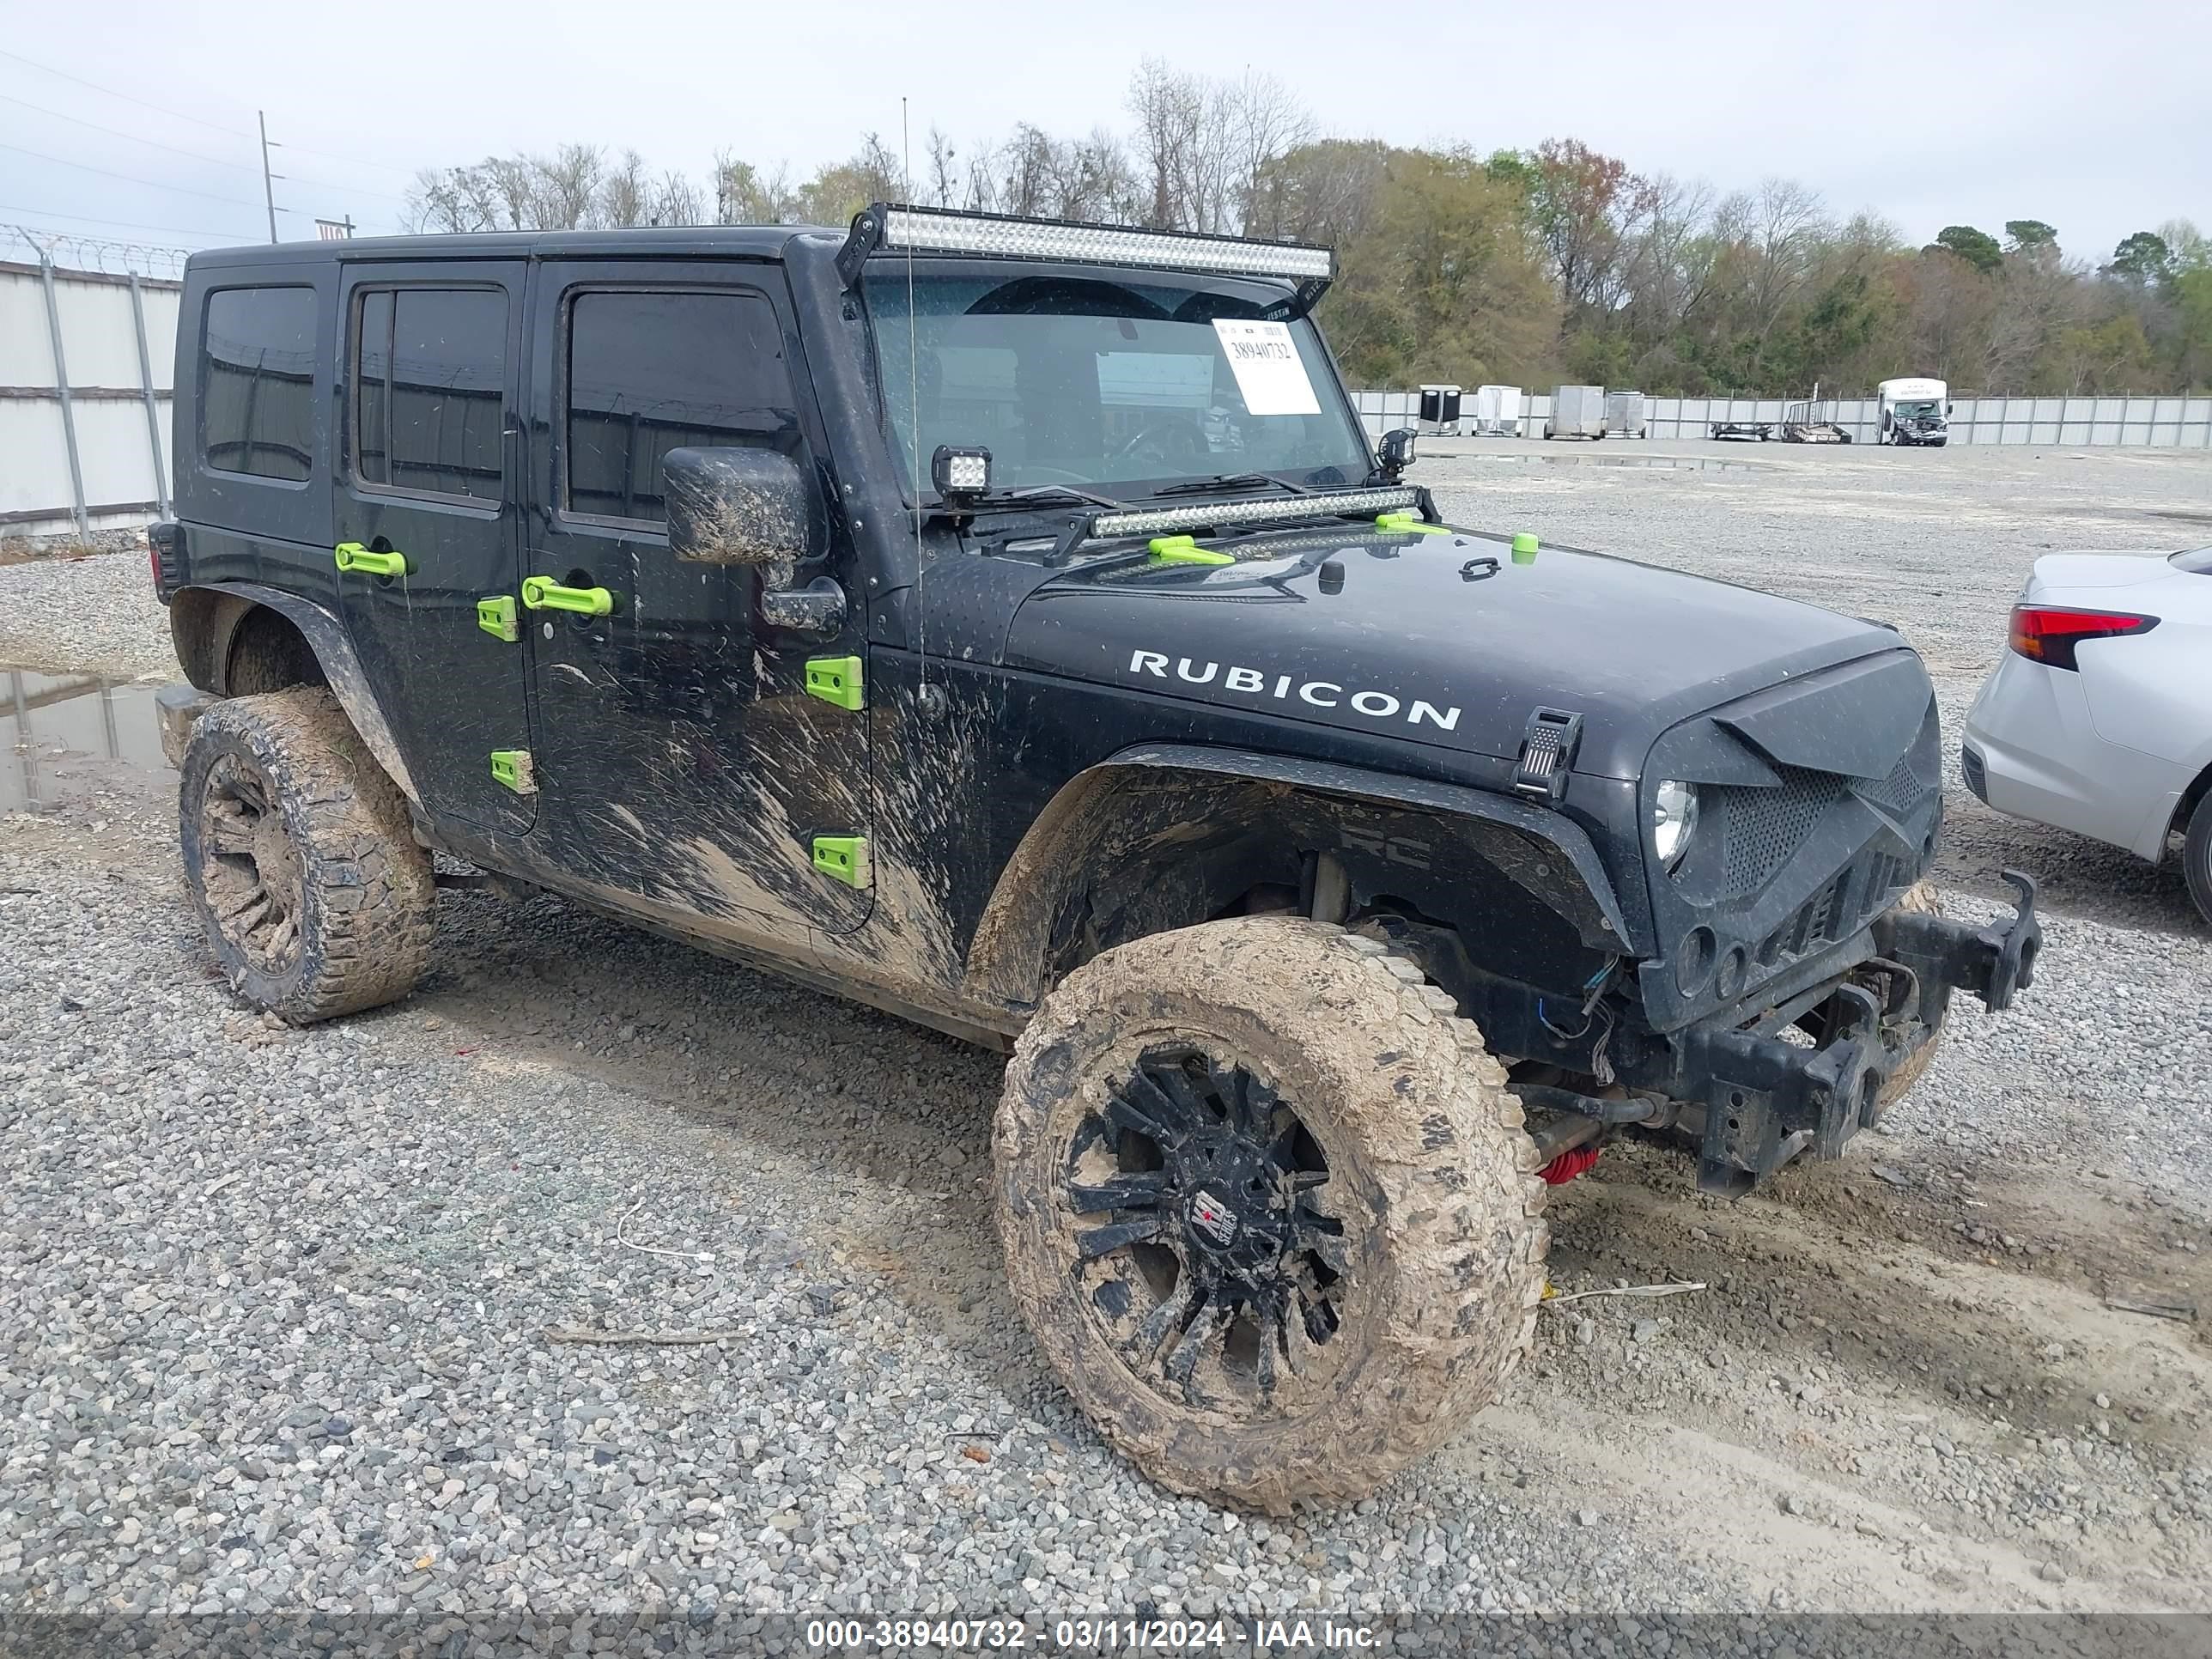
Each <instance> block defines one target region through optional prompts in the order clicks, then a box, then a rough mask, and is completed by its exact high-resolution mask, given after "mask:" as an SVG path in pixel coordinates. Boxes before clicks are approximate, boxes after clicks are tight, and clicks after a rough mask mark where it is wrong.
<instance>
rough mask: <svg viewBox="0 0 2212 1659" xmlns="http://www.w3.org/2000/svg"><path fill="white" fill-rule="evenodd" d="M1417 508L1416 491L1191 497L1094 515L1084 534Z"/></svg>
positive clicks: (1159, 532) (1161, 532) (1157, 532)
mask: <svg viewBox="0 0 2212 1659" xmlns="http://www.w3.org/2000/svg"><path fill="white" fill-rule="evenodd" d="M1409 507H1410V508H1412V509H1413V511H1414V512H1417V513H1418V512H1419V511H1420V510H1421V496H1420V492H1419V490H1416V489H1412V488H1411V487H1407V488H1401V489H1331V490H1328V491H1324V492H1316V494H1313V495H1275V496H1271V497H1269V498H1268V499H1267V500H1266V501H1194V502H1193V503H1191V504H1190V505H1189V506H1188V507H1136V508H1133V509H1132V510H1130V511H1129V512H1127V513H1095V514H1093V515H1092V517H1091V522H1090V524H1089V525H1088V526H1086V528H1085V539H1086V540H1092V539H1096V538H1099V537H1103V536H1175V535H1180V534H1182V533H1183V532H1186V531H1191V530H1228V529H1232V528H1241V527H1243V526H1247V525H1255V524H1290V523H1295V522H1296V521H1297V520H1301V519H1310V518H1314V517H1316V516H1317V515H1319V514H1322V513H1342V514H1344V515H1345V516H1346V517H1347V518H1349V517H1351V516H1352V515H1353V514H1355V513H1357V514H1358V515H1359V516H1361V517H1363V518H1364V517H1368V516H1370V515H1375V516H1379V515H1381V514H1383V513H1402V512H1404V511H1406V510H1407V508H1409Z"/></svg>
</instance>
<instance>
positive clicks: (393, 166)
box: [284, 138, 432, 199]
mask: <svg viewBox="0 0 2212 1659" xmlns="http://www.w3.org/2000/svg"><path fill="white" fill-rule="evenodd" d="M284 148H285V149H296V150H298V151H299V152H300V154H301V155H319V156H321V157H322V158H323V159H324V160H325V161H343V162H344V163H345V164H346V165H347V166H348V167H382V168H383V169H384V170H385V171H386V173H398V174H399V175H400V176H401V177H402V178H412V177H413V176H414V175H415V174H416V173H419V172H421V171H422V170H423V168H427V167H431V166H432V164H431V163H430V162H428V161H424V162H422V163H421V164H420V165H419V166H417V167H401V166H399V165H398V163H397V162H394V161H371V160H369V159H368V157H367V156H366V155H337V154H336V153H335V152H334V151H331V150H327V149H312V148H310V147H309V146H308V145H306V144H295V143H293V142H292V141H291V140H290V139H289V138H288V139H286V140H285V141H284ZM394 199H397V198H396V197H395V198H394Z"/></svg>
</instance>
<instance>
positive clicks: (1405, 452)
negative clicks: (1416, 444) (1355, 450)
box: [1375, 426, 1413, 478]
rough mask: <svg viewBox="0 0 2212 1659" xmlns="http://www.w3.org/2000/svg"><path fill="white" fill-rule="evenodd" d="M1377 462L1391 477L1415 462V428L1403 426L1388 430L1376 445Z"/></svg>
mask: <svg viewBox="0 0 2212 1659" xmlns="http://www.w3.org/2000/svg"><path fill="white" fill-rule="evenodd" d="M1375 460H1376V465H1378V466H1380V467H1381V468H1382V469H1383V471H1384V472H1385V473H1386V474H1387V475H1389V477H1393V478H1395V477H1397V476H1398V475H1399V474H1400V473H1401V472H1403V471H1405V470H1406V469H1407V467H1409V466H1411V465H1413V428H1412V427H1410V426H1401V427H1399V428H1396V429H1395V431H1390V432H1386V433H1384V434H1383V437H1382V441H1380V442H1379V443H1377V444H1376V446H1375Z"/></svg>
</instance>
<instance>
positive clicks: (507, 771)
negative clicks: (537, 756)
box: [491, 749, 538, 795]
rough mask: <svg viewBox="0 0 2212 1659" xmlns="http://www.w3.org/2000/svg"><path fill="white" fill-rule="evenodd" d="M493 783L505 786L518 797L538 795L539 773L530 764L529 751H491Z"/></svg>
mask: <svg viewBox="0 0 2212 1659" xmlns="http://www.w3.org/2000/svg"><path fill="white" fill-rule="evenodd" d="M491 781H493V782H494V783H497V784H503V785H505V786H506V787H507V788H509V789H512V790H513V791H514V793H516V794H518V795H534V794H536V793H538V773H537V770H536V769H535V768H533V767H532V765H531V763H530V751H529V750H527V749H495V750H492V751H491Z"/></svg>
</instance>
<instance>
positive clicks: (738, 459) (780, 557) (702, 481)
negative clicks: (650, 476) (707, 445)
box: [660, 448, 824, 586]
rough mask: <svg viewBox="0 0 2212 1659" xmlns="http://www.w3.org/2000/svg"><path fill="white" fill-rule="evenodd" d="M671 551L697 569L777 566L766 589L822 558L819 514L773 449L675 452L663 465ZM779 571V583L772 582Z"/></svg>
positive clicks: (788, 463) (802, 478) (791, 466)
mask: <svg viewBox="0 0 2212 1659" xmlns="http://www.w3.org/2000/svg"><path fill="white" fill-rule="evenodd" d="M660 476H661V481H662V489H663V492H664V493H665V496H666V498H667V502H668V547H669V550H670V551H671V552H672V553H673V554H675V556H677V557H678V558H679V559H690V560H696V561H697V562H700V563H702V564H758V565H768V566H770V567H775V568H776V569H772V570H771V572H770V579H769V586H784V585H786V584H787V583H788V582H789V581H790V580H791V568H792V567H793V565H795V564H798V563H799V562H800V561H802V560H805V559H810V558H812V557H814V556H816V555H817V554H819V553H820V552H822V551H823V542H824V538H823V534H822V529H821V513H820V509H819V507H818V505H817V501H816V498H815V492H814V489H813V488H812V486H811V484H810V483H808V482H807V478H806V475H805V473H803V472H802V471H799V463H798V462H796V461H794V460H793V459H791V457H790V456H788V455H781V454H778V453H776V452H775V450H773V449H738V448H728V449H721V448H717V449H671V450H670V451H669V452H668V458H667V459H665V460H664V461H663V462H662V463H661V464H660ZM779 569H780V573H781V580H776V575H777V570H779Z"/></svg>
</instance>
